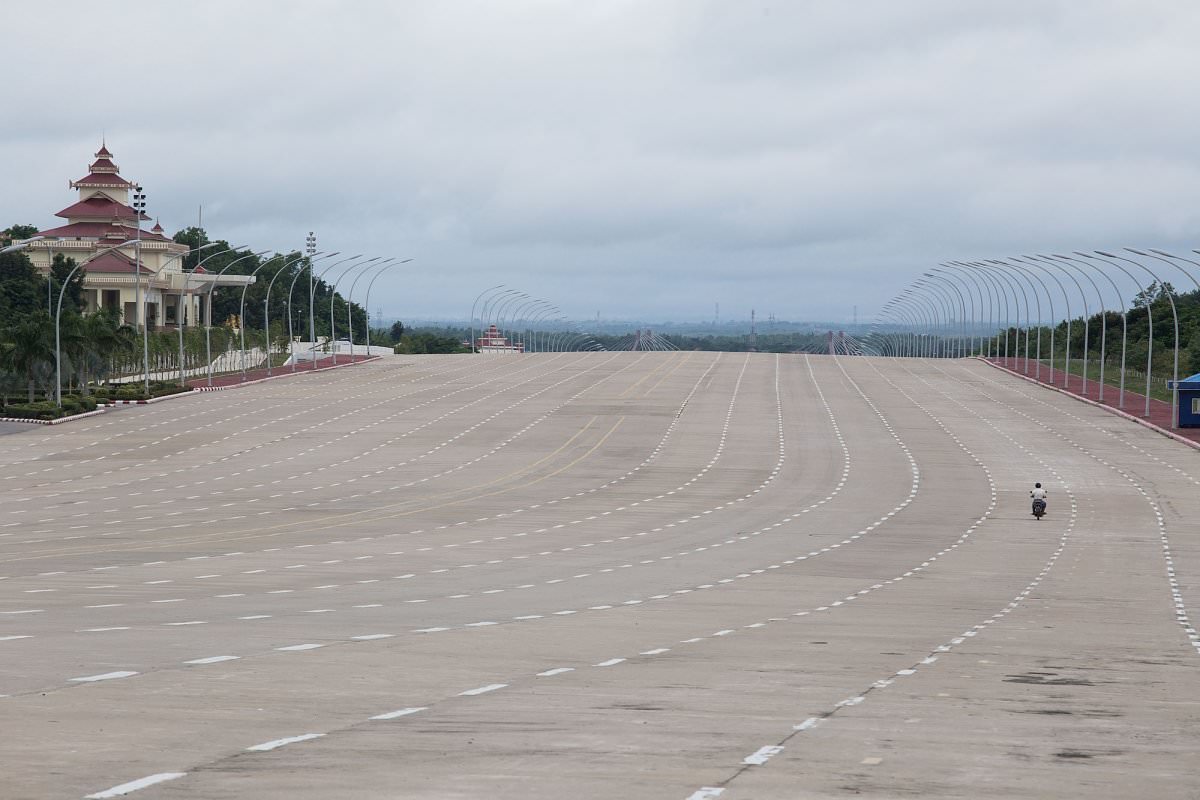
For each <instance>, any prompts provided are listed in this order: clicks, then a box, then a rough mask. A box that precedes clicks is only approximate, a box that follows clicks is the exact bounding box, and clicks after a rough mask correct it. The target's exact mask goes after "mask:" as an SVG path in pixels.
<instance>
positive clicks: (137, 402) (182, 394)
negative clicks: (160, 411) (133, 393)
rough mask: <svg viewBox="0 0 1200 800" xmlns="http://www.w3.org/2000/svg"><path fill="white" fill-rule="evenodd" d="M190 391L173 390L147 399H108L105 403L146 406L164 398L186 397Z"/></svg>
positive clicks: (159, 401)
mask: <svg viewBox="0 0 1200 800" xmlns="http://www.w3.org/2000/svg"><path fill="white" fill-rule="evenodd" d="M189 394H191V392H190V391H189V392H175V393H174V394H164V395H163V396H162V397H151V398H150V399H149V400H110V401H108V402H107V403H105V405H110V406H148V405H150V404H151V403H161V402H162V401H164V400H174V399H175V398H176V397H187V396H188V395H189Z"/></svg>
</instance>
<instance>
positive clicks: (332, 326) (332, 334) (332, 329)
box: [329, 256, 383, 366]
mask: <svg viewBox="0 0 1200 800" xmlns="http://www.w3.org/2000/svg"><path fill="white" fill-rule="evenodd" d="M381 258H383V256H374V257H373V258H368V259H367V260H366V261H364V262H362V263H361V264H355V265H353V266H351V267H347V268H346V270H345V272H343V273H342V274H341V275H338V276H337V278H336V279H335V280H334V282H333V291H332V292H330V293H329V347H330V349H331V350H332V351H333V365H334V366H337V327H336V323H335V322H334V319H333V306H334V301H336V300H337V287H338V284H340V283H341V282H342V279H343V278H345V277H346V276H347V275H349V274H350V273H351V272H354V270H356V269H362V268H363V267H367V268H368V269H369V267H368V265H369V264H374V263H375V262H376V261H378V260H379V259H381ZM351 311H352V309H351V308H350V304H349V301H347V303H346V318H347V321H348V320H349V317H350V313H351ZM351 362H352V363H353V359H351Z"/></svg>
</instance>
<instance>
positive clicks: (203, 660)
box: [183, 656, 240, 664]
mask: <svg viewBox="0 0 1200 800" xmlns="http://www.w3.org/2000/svg"><path fill="white" fill-rule="evenodd" d="M238 658H240V656H209V657H208V658H193V659H192V660H191V661H185V662H183V663H185V664H220V663H221V662H222V661H237V660H238Z"/></svg>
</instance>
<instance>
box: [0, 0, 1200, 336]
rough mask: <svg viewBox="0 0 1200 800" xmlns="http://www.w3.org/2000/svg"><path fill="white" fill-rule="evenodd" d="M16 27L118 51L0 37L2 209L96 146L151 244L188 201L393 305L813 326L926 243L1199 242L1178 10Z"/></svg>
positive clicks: (312, 15) (438, 8) (883, 282)
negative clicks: (117, 170)
mask: <svg viewBox="0 0 1200 800" xmlns="http://www.w3.org/2000/svg"><path fill="white" fill-rule="evenodd" d="M8 13H9V19H8V21H7V26H8V29H9V30H10V31H19V30H30V31H38V30H44V29H46V28H47V26H52V25H54V24H58V23H60V22H61V21H62V20H64V19H75V20H78V21H79V22H80V28H79V29H80V30H84V29H85V28H86V29H89V30H95V31H97V33H99V32H100V31H108V32H109V33H116V34H119V35H116V36H115V39H110V42H112V41H115V42H116V44H111V43H110V44H108V45H104V46H99V45H98V46H97V47H96V49H90V48H91V46H90V45H88V44H87V42H86V38H87V37H83V36H81V37H80V40H79V42H78V43H76V42H73V41H69V40H64V41H63V42H62V43H61V46H59V47H56V48H54V49H53V50H52V51H49V52H48V51H47V49H46V43H45V40H44V39H43V38H41V37H38V36H34V35H32V34H31V35H29V36H22V35H14V36H10V37H8V38H7V39H6V42H5V46H4V49H3V50H2V51H0V66H3V67H4V72H5V74H8V75H18V76H24V77H23V78H22V79H20V80H18V81H16V82H14V83H13V84H11V87H10V88H11V94H10V99H9V108H8V113H5V114H4V115H2V116H0V155H3V157H4V160H5V163H6V165H8V168H7V171H8V181H7V182H6V184H7V191H6V192H4V193H3V195H2V196H0V222H3V223H4V224H8V222H10V221H12V222H17V221H20V222H26V221H30V222H35V223H37V224H40V225H43V226H48V225H49V224H50V223H52V222H53V218H52V217H51V214H52V213H53V212H54V211H56V210H57V209H58V208H61V207H64V206H66V205H68V204H69V203H70V201H71V196H72V193H71V192H69V191H68V190H67V189H66V187H65V181H66V180H68V179H73V178H79V177H81V176H82V175H83V174H84V171H85V167H86V164H87V163H88V162H89V160H90V159H89V156H90V154H91V152H92V151H93V150H94V149H95V147H96V146H97V144H98V140H99V138H100V135H101V131H104V132H105V133H106V135H107V137H108V143H109V146H110V148H111V149H112V150H113V151H114V152H115V153H116V155H117V161H118V163H119V164H120V165H121V166H122V170H123V173H124V174H125V175H126V176H127V177H130V178H133V179H137V180H139V181H141V182H142V183H143V184H144V185H145V186H146V187H147V190H148V193H149V195H150V203H151V210H152V211H153V212H155V213H157V214H159V215H161V217H162V220H163V224H164V226H166V227H168V228H169V229H171V230H174V229H177V228H180V227H183V226H185V225H188V224H193V221H194V219H195V217H196V208H197V206H198V205H200V204H201V203H202V204H203V205H204V207H205V220H206V224H207V226H208V227H209V228H210V230H211V231H212V232H213V233H214V234H217V235H220V236H222V237H224V238H227V239H229V240H231V241H238V242H241V241H247V242H250V243H252V244H255V245H258V246H262V247H276V248H279V249H294V248H297V247H300V246H302V244H303V238H304V235H305V234H306V233H307V231H309V230H316V231H317V232H318V234H319V236H320V241H321V245H322V246H323V247H327V248H329V249H337V250H341V251H343V252H360V251H361V252H367V253H371V254H376V253H381V254H385V255H403V256H409V255H412V256H416V257H417V258H418V261H417V262H414V264H413V265H412V266H411V272H410V273H409V275H410V276H411V277H409V278H407V279H406V280H404V281H401V280H400V279H399V278H395V279H393V278H389V279H388V280H386V281H385V280H381V281H380V283H379V284H378V285H377V287H376V290H375V292H376V296H373V297H372V305H373V306H380V305H381V306H382V307H383V308H384V310H385V312H386V313H389V314H399V315H404V316H409V317H416V316H438V315H445V314H455V313H457V314H465V313H466V311H467V310H468V309H469V307H470V301H471V299H472V298H473V297H474V295H475V294H476V293H477V292H478V291H479V290H480V289H482V288H485V287H487V286H490V285H493V284H494V283H497V282H500V281H503V282H505V283H507V284H509V285H512V286H517V287H520V288H522V289H524V290H525V291H529V292H536V293H539V294H543V295H544V296H546V297H548V298H549V299H551V300H552V301H554V302H556V303H557V304H559V305H560V306H561V307H563V308H564V309H565V310H567V311H568V313H571V314H573V315H577V316H581V317H585V316H592V315H594V313H595V312H596V311H597V310H599V311H600V312H601V313H602V314H603V315H604V316H606V317H644V318H652V319H665V318H675V319H683V318H696V319H700V318H706V317H708V316H710V315H711V309H712V304H713V302H714V301H720V302H721V305H722V310H723V311H722V314H723V316H730V317H732V316H743V317H745V316H748V315H749V309H750V308H751V307H754V308H757V309H758V311H759V313H760V314H766V313H772V312H773V313H775V314H776V316H778V317H780V318H793V319H794V318H804V317H807V318H820V319H838V318H847V317H848V316H849V314H850V308H851V306H852V305H854V304H857V305H858V306H859V307H860V313H864V314H865V313H866V312H867V311H869V310H871V309H873V308H874V307H875V306H876V305H877V304H878V303H880V302H882V301H884V300H886V299H887V298H888V297H890V296H891V294H892V293H893V292H894V291H895V290H896V288H898V287H899V286H901V285H902V284H904V283H905V282H906V281H907V279H908V278H910V277H911V276H912V275H914V274H915V273H916V272H917V271H918V270H922V269H924V268H925V267H926V266H927V265H929V264H931V263H936V262H938V261H942V260H947V259H952V258H960V257H986V256H993V255H1007V254H1012V253H1021V252H1028V251H1031V250H1037V249H1054V248H1058V249H1062V248H1068V247H1069V248H1072V249H1073V248H1077V247H1084V246H1087V247H1110V246H1116V245H1120V244H1135V245H1136V244H1139V243H1150V244H1161V245H1163V246H1167V247H1181V246H1183V245H1185V244H1186V245H1191V246H1197V243H1198V242H1200V235H1198V233H1200V230H1198V229H1200V180H1197V178H1198V177H1200V175H1198V172H1200V163H1198V161H1200V156H1198V154H1197V150H1196V148H1195V142H1196V141H1197V140H1198V138H1200V137H1198V134H1200V110H1198V109H1197V106H1196V104H1195V102H1194V96H1195V89H1194V80H1195V78H1194V76H1195V75H1197V74H1200V51H1197V49H1196V48H1195V47H1194V42H1195V41H1196V37H1197V34H1200V6H1193V5H1191V4H1181V3H1177V2H1168V1H1167V0H1157V1H1156V2H1136V3H1135V2H1115V1H1110V2H1091V3H1076V2H1070V1H1069V0H1059V1H1058V2H1050V1H1049V0H1038V1H1037V2H1033V1H1028V2H1011V3H992V2H982V1H981V2H956V1H951V0H930V1H928V2H918V1H916V0H913V1H910V2H905V3H895V2H888V1H887V0H874V1H873V2H864V1H863V0H859V2H855V3H841V2H804V3H776V4H765V3H758V4H750V3H718V2H708V3H700V2H685V0H678V1H677V2H665V1H664V2H611V3H599V4H579V3H568V2H557V1H556V2H550V0H544V1H540V2H539V1H534V0H528V1H527V2H517V1H516V0H514V1H513V2H505V3H488V2H474V3H470V2H456V3H388V2H322V3H292V2H289V3H283V2H277V3H231V2H216V3H206V4H200V5H194V6H181V5H178V4H159V5H157V6H151V7H149V8H137V9H135V8H133V7H130V8H124V7H119V6H118V7H111V8H106V9H104V11H103V12H97V10H96V8H95V6H94V4H87V3H83V2H67V3H56V4H53V5H50V4H32V3H31V4H23V5H22V6H20V7H14V9H9V10H8ZM98 14H99V16H100V17H103V19H100V18H98V16H97V15H98ZM84 23H86V24H84ZM377 299H378V301H379V302H376V300H377Z"/></svg>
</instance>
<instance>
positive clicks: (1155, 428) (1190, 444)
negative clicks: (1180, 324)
mask: <svg viewBox="0 0 1200 800" xmlns="http://www.w3.org/2000/svg"><path fill="white" fill-rule="evenodd" d="M974 358H975V360H977V361H982V362H983V363H985V364H987V365H988V366H989V367H994V368H996V369H998V370H1000V371H1001V372H1007V373H1008V374H1009V375H1013V376H1015V377H1017V378H1020V379H1021V380H1023V381H1026V382H1027V383H1032V384H1034V385H1035V386H1041V387H1042V388H1043V389H1050V390H1051V391H1054V392H1058V393H1059V394H1062V395H1066V396H1067V397H1070V398H1071V399H1072V400H1078V401H1079V402H1081V403H1087V404H1088V405H1089V406H1095V407H1096V408H1102V409H1104V410H1105V411H1107V412H1109V413H1111V414H1116V415H1117V416H1118V417H1124V418H1125V419H1127V420H1129V421H1131V422H1136V423H1137V424H1138V425H1141V426H1142V427H1143V428H1149V429H1150V430H1152V431H1154V432H1155V433H1161V434H1162V435H1163V436H1166V437H1167V438H1168V439H1174V440H1175V441H1177V442H1179V443H1180V444H1186V445H1187V446H1188V447H1191V448H1192V449H1194V450H1200V442H1193V441H1192V440H1191V439H1188V438H1186V437H1184V436H1180V435H1179V434H1177V433H1173V432H1172V431H1169V430H1167V429H1166V428H1163V427H1160V426H1158V425H1155V424H1154V423H1153V422H1147V421H1146V420H1144V419H1142V418H1141V417H1136V416H1134V415H1133V414H1130V413H1129V412H1127V411H1122V410H1121V409H1119V408H1113V407H1112V406H1110V405H1107V404H1105V403H1100V402H1097V401H1095V400H1089V399H1088V398H1086V397H1080V396H1079V395H1077V394H1075V393H1074V392H1068V391H1067V390H1066V389H1060V388H1058V387H1057V386H1052V385H1050V384H1047V383H1042V382H1041V381H1039V380H1036V379H1034V378H1030V377H1029V376H1027V375H1022V374H1021V373H1019V372H1016V371H1014V370H1011V369H1009V368H1008V367H1002V366H1000V365H999V364H993V363H992V362H991V361H988V360H987V359H986V358H981V357H980V356H974Z"/></svg>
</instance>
